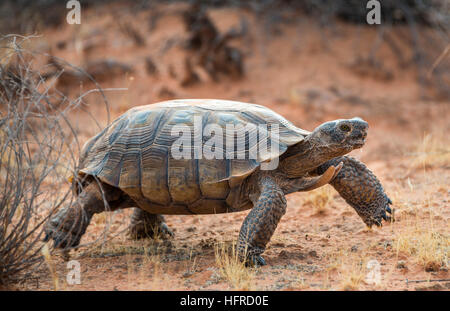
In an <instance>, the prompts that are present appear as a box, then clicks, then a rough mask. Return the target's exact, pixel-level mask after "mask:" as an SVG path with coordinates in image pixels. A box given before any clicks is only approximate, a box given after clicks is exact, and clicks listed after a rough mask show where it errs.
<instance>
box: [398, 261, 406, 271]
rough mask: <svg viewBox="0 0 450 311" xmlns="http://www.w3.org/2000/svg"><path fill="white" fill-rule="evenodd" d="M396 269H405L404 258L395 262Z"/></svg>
mask: <svg viewBox="0 0 450 311" xmlns="http://www.w3.org/2000/svg"><path fill="white" fill-rule="evenodd" d="M397 269H406V262H405V261H404V260H399V261H398V262H397Z"/></svg>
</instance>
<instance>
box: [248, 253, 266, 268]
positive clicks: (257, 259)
mask: <svg viewBox="0 0 450 311" xmlns="http://www.w3.org/2000/svg"><path fill="white" fill-rule="evenodd" d="M265 265H267V263H266V260H265V259H264V258H263V257H261V255H253V256H250V257H249V258H248V259H247V260H246V261H245V266H246V267H259V266H265Z"/></svg>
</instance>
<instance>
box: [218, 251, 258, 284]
mask: <svg viewBox="0 0 450 311" xmlns="http://www.w3.org/2000/svg"><path fill="white" fill-rule="evenodd" d="M214 254H215V257H216V264H217V266H218V269H219V273H220V275H221V276H222V277H223V278H224V279H225V280H226V281H227V282H228V283H229V284H230V285H231V287H232V289H233V290H254V278H255V275H256V270H255V269H254V268H248V267H246V266H245V264H244V263H243V262H242V261H240V260H239V257H238V253H237V250H236V248H235V244H234V243H233V244H232V245H231V247H230V245H228V244H226V243H223V242H222V243H218V244H216V245H215V248H214Z"/></svg>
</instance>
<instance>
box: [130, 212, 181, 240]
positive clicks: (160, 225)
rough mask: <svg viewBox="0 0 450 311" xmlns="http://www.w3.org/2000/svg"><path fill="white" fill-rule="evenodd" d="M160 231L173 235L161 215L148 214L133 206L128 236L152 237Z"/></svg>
mask: <svg viewBox="0 0 450 311" xmlns="http://www.w3.org/2000/svg"><path fill="white" fill-rule="evenodd" d="M159 233H162V234H163V235H164V236H170V237H173V236H174V234H173V232H172V230H170V228H169V227H168V226H167V224H166V222H165V220H164V216H163V215H156V214H150V213H149V212H146V211H144V210H143V209H141V208H135V209H134V212H133V215H132V216H131V224H130V227H129V229H128V236H129V237H130V238H132V239H136V240H138V239H143V238H153V237H155V235H157V234H159Z"/></svg>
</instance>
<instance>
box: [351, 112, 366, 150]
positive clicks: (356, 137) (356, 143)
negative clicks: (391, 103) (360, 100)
mask: <svg viewBox="0 0 450 311" xmlns="http://www.w3.org/2000/svg"><path fill="white" fill-rule="evenodd" d="M351 123H352V128H353V129H352V132H351V134H350V139H351V144H352V145H353V147H354V148H355V149H356V148H361V147H362V146H364V144H365V143H366V138H367V130H368V129H369V124H368V123H367V122H366V121H364V120H363V119H361V118H353V119H351Z"/></svg>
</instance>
